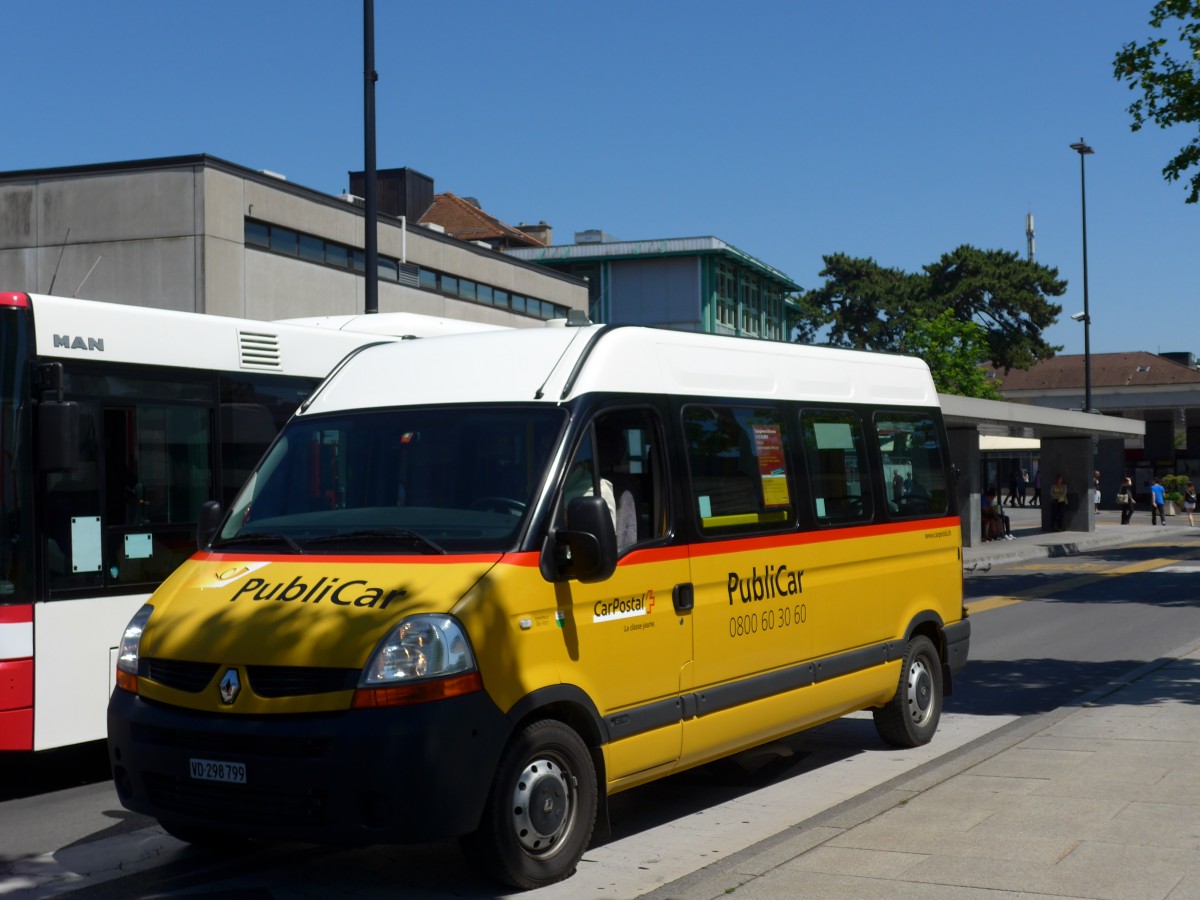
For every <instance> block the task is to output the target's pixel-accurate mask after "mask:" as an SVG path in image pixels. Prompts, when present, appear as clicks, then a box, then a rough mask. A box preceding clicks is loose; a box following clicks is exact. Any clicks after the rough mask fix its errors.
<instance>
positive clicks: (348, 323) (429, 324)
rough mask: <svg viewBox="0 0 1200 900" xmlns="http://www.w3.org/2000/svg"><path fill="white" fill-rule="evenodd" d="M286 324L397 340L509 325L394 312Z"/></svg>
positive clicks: (285, 321) (286, 323)
mask: <svg viewBox="0 0 1200 900" xmlns="http://www.w3.org/2000/svg"><path fill="white" fill-rule="evenodd" d="M277 321H278V322H279V323H280V324H283V325H305V326H310V327H314V328H329V329H333V330H335V331H354V332H361V333H363V334H383V335H391V336H394V337H437V336H439V335H446V334H470V333H472V332H476V331H507V330H509V328H508V326H507V325H485V324H484V323H482V322H468V321H466V320H465V319H447V318H442V317H439V316H426V315H422V314H421V313H410V312H394V313H375V314H373V315H369V316H368V315H355V316H312V317H310V318H304V319H279V320H277Z"/></svg>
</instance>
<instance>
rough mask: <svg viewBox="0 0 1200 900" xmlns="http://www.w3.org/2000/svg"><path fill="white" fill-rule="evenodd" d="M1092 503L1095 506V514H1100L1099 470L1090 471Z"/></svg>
mask: <svg viewBox="0 0 1200 900" xmlns="http://www.w3.org/2000/svg"><path fill="white" fill-rule="evenodd" d="M1092 503H1093V504H1095V507H1096V515H1100V470H1099V469H1097V470H1096V471H1095V472H1093V473H1092Z"/></svg>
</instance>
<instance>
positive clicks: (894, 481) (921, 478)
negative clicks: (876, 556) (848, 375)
mask: <svg viewBox="0 0 1200 900" xmlns="http://www.w3.org/2000/svg"><path fill="white" fill-rule="evenodd" d="M939 434H940V432H939V430H938V427H937V422H936V421H935V420H934V418H933V416H931V415H928V414H926V413H891V412H889V413H876V415H875V435H876V438H877V439H878V441H879V456H880V458H881V459H882V460H883V480H884V485H885V486H886V490H887V498H888V503H887V506H888V514H889V515H892V516H895V517H900V518H902V517H906V516H941V515H945V514H946V510H947V503H948V498H949V491H948V490H947V485H946V469H945V463H944V460H943V459H942V451H941V444H940V442H939Z"/></svg>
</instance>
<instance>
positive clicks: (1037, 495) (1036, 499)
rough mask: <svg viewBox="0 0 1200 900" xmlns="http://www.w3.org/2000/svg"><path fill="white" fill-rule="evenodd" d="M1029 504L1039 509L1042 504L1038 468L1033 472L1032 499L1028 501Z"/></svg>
mask: <svg viewBox="0 0 1200 900" xmlns="http://www.w3.org/2000/svg"><path fill="white" fill-rule="evenodd" d="M1029 505H1030V506H1036V507H1038V508H1039V509H1040V508H1041V505H1042V472H1041V470H1040V469H1039V470H1038V471H1036V472H1034V473H1033V499H1032V500H1030V501H1029Z"/></svg>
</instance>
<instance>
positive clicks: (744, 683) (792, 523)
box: [681, 402, 813, 759]
mask: <svg viewBox="0 0 1200 900" xmlns="http://www.w3.org/2000/svg"><path fill="white" fill-rule="evenodd" d="M681 419H682V423H683V429H684V442H685V450H686V452H687V455H688V469H689V478H688V482H687V484H688V499H689V502H690V504H691V507H692V509H691V514H692V516H693V518H694V521H695V522H696V523H697V526H698V530H699V532H700V536H701V540H700V541H698V542H696V543H695V544H693V545H692V548H691V560H690V568H691V578H692V582H693V585H694V590H695V610H694V612H693V616H694V618H695V663H694V671H695V687H696V691H697V696H698V698H699V708H698V715H697V716H696V718H694V719H689V720H687V722H686V723H685V727H684V756H685V759H688V758H694V757H696V756H706V755H710V754H711V753H712V752H713V751H714V750H719V751H722V752H724V751H725V750H728V749H731V748H733V747H734V746H737V745H744V744H745V742H746V740H747V736H748V735H753V734H754V732H755V731H759V732H762V733H764V734H765V733H766V732H767V731H770V730H771V728H772V723H775V722H778V721H780V720H786V719H787V718H788V717H789V716H791V714H792V713H791V712H790V711H789V710H788V709H787V708H786V705H787V704H788V703H795V702H797V701H795V699H794V695H793V699H791V700H782V701H781V700H779V699H778V698H779V696H780V695H782V694H785V693H787V692H788V691H791V690H793V689H795V688H797V687H801V686H803V684H805V683H807V682H808V681H809V680H811V679H810V678H809V674H808V673H809V666H808V663H807V661H808V660H810V659H811V656H812V632H811V628H812V624H811V622H810V621H809V614H808V608H807V606H806V597H805V594H804V591H805V588H806V586H807V582H806V580H805V579H806V570H807V569H809V568H810V567H811V565H812V563H813V559H812V556H811V554H812V549H811V547H810V545H808V544H806V543H803V542H802V541H800V540H799V535H798V534H797V531H796V512H797V493H798V486H797V473H795V472H793V471H792V470H791V465H790V462H789V459H790V457H789V454H788V439H787V434H788V429H787V427H786V423H785V419H784V414H783V412H782V410H780V409H777V408H775V407H769V406H761V407H760V406H753V405H750V404H739V403H736V402H733V403H727V404H726V403H688V404H684V405H683V407H682V409H681ZM763 701H765V702H763ZM747 709H753V710H755V711H754V712H753V713H750V714H749V715H751V716H752V717H753V718H752V719H747V718H746V716H747V712H746V711H747Z"/></svg>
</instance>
